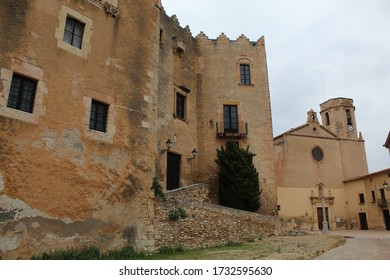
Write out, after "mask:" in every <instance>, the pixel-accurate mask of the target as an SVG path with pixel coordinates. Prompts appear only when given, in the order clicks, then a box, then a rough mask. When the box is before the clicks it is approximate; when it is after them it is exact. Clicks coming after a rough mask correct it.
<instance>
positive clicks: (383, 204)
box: [376, 198, 390, 209]
mask: <svg viewBox="0 0 390 280" xmlns="http://www.w3.org/2000/svg"><path fill="white" fill-rule="evenodd" d="M376 202H377V204H378V206H379V207H380V208H382V209H383V208H387V207H388V206H389V204H390V200H386V199H385V198H380V199H377V200H376Z"/></svg>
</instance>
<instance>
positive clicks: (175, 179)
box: [167, 152, 181, 190]
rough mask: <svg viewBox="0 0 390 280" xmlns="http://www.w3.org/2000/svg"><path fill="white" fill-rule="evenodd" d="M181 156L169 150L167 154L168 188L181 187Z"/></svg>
mask: <svg viewBox="0 0 390 280" xmlns="http://www.w3.org/2000/svg"><path fill="white" fill-rule="evenodd" d="M180 161H181V156H180V155H177V154H174V153H170V152H168V154H167V190H174V189H178V188H179V184H180Z"/></svg>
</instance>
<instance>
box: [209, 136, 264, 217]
mask: <svg viewBox="0 0 390 280" xmlns="http://www.w3.org/2000/svg"><path fill="white" fill-rule="evenodd" d="M254 156H255V154H253V153H252V152H250V151H249V146H248V147H247V148H245V149H244V148H239V147H238V145H237V144H235V143H229V144H228V145H227V146H226V148H224V147H221V149H220V150H219V149H217V159H216V160H215V162H216V163H217V164H218V165H219V168H220V170H219V174H218V177H219V199H220V202H221V204H222V205H223V206H227V207H231V208H235V209H241V210H246V211H252V212H255V211H256V210H257V209H259V207H260V202H259V197H260V192H259V173H258V172H257V170H256V168H255V166H254V165H253V157H254Z"/></svg>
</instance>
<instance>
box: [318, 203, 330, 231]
mask: <svg viewBox="0 0 390 280" xmlns="http://www.w3.org/2000/svg"><path fill="white" fill-rule="evenodd" d="M325 215H326V221H327V222H328V229H329V228H330V227H329V213H328V207H325ZM317 217H318V228H319V229H320V230H322V229H323V227H322V222H323V221H324V219H323V215H322V207H317Z"/></svg>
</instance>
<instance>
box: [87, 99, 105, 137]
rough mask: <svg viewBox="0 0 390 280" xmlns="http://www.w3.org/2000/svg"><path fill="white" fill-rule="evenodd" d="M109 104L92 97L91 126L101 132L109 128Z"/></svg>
mask: <svg viewBox="0 0 390 280" xmlns="http://www.w3.org/2000/svg"><path fill="white" fill-rule="evenodd" d="M108 106H109V105H108V104H105V103H103V102H100V101H97V100H95V99H92V104H91V114H90V118H89V128H90V129H93V130H97V131H101V132H106V130H107V116H108Z"/></svg>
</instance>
